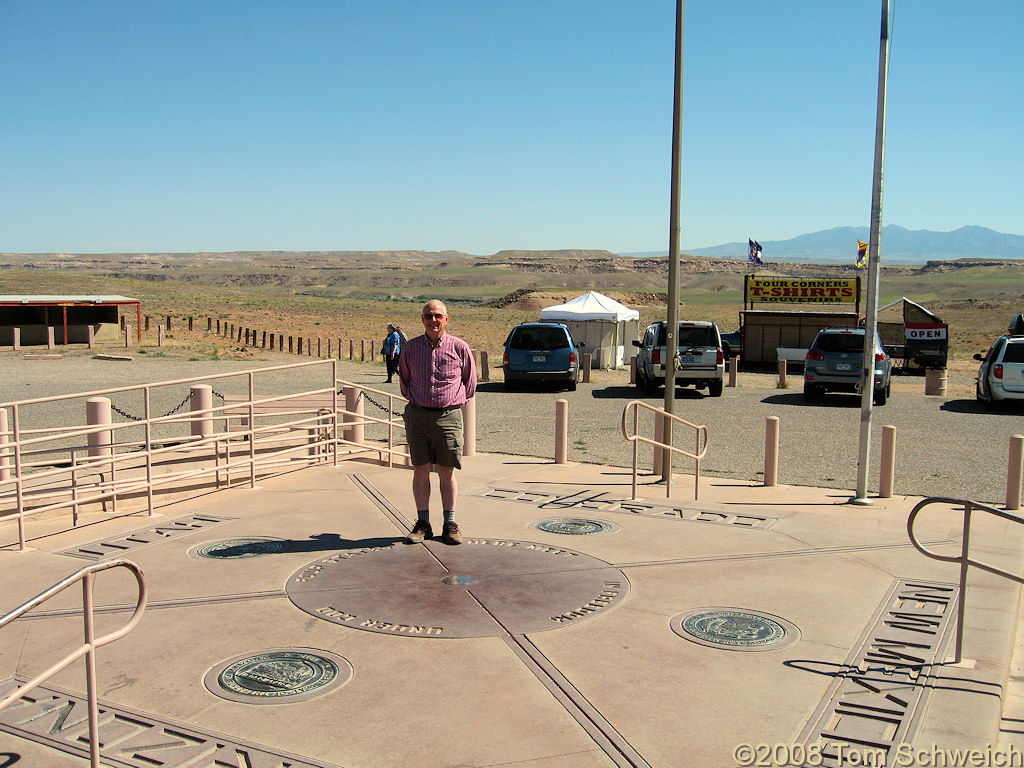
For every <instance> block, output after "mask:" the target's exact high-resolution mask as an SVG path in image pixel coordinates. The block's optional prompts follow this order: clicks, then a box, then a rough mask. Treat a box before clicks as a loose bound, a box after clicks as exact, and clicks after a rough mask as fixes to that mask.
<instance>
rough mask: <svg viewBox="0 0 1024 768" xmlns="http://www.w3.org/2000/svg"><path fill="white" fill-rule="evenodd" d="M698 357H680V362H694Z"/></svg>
mask: <svg viewBox="0 0 1024 768" xmlns="http://www.w3.org/2000/svg"><path fill="white" fill-rule="evenodd" d="M698 359H699V358H696V357H680V358H679V362H680V363H696V362H697V360H698Z"/></svg>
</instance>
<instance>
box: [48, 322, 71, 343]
mask: <svg viewBox="0 0 1024 768" xmlns="http://www.w3.org/2000/svg"><path fill="white" fill-rule="evenodd" d="M65 341H66V339H65ZM55 346H56V343H55V341H54V332H53V326H52V325H48V326H46V348H47V349H53V348H54V347H55Z"/></svg>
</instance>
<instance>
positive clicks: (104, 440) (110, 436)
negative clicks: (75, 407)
mask: <svg viewBox="0 0 1024 768" xmlns="http://www.w3.org/2000/svg"><path fill="white" fill-rule="evenodd" d="M85 423H86V424H87V425H88V426H90V427H102V426H105V425H109V424H110V423H111V418H110V398H109V397H90V398H89V399H88V400H86V401H85ZM113 442H114V433H113V431H112V430H109V429H105V430H104V429H101V430H99V431H96V432H90V433H89V435H88V440H87V443H88V445H89V455H90V456H113V454H114V446H113Z"/></svg>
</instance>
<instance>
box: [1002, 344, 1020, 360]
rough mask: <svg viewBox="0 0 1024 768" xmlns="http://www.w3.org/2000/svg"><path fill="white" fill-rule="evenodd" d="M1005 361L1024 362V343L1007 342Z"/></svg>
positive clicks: (1004, 354)
mask: <svg viewBox="0 0 1024 768" xmlns="http://www.w3.org/2000/svg"><path fill="white" fill-rule="evenodd" d="M1003 362H1004V363H1024V344H1007V345H1006V352H1004V353H1003Z"/></svg>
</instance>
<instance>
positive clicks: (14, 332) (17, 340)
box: [11, 326, 91, 352]
mask: <svg viewBox="0 0 1024 768" xmlns="http://www.w3.org/2000/svg"><path fill="white" fill-rule="evenodd" d="M90 327H91V326H90ZM11 344H13V345H14V351H15V352H17V351H18V350H19V349H21V328H17V327H15V328H12V329H11Z"/></svg>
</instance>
